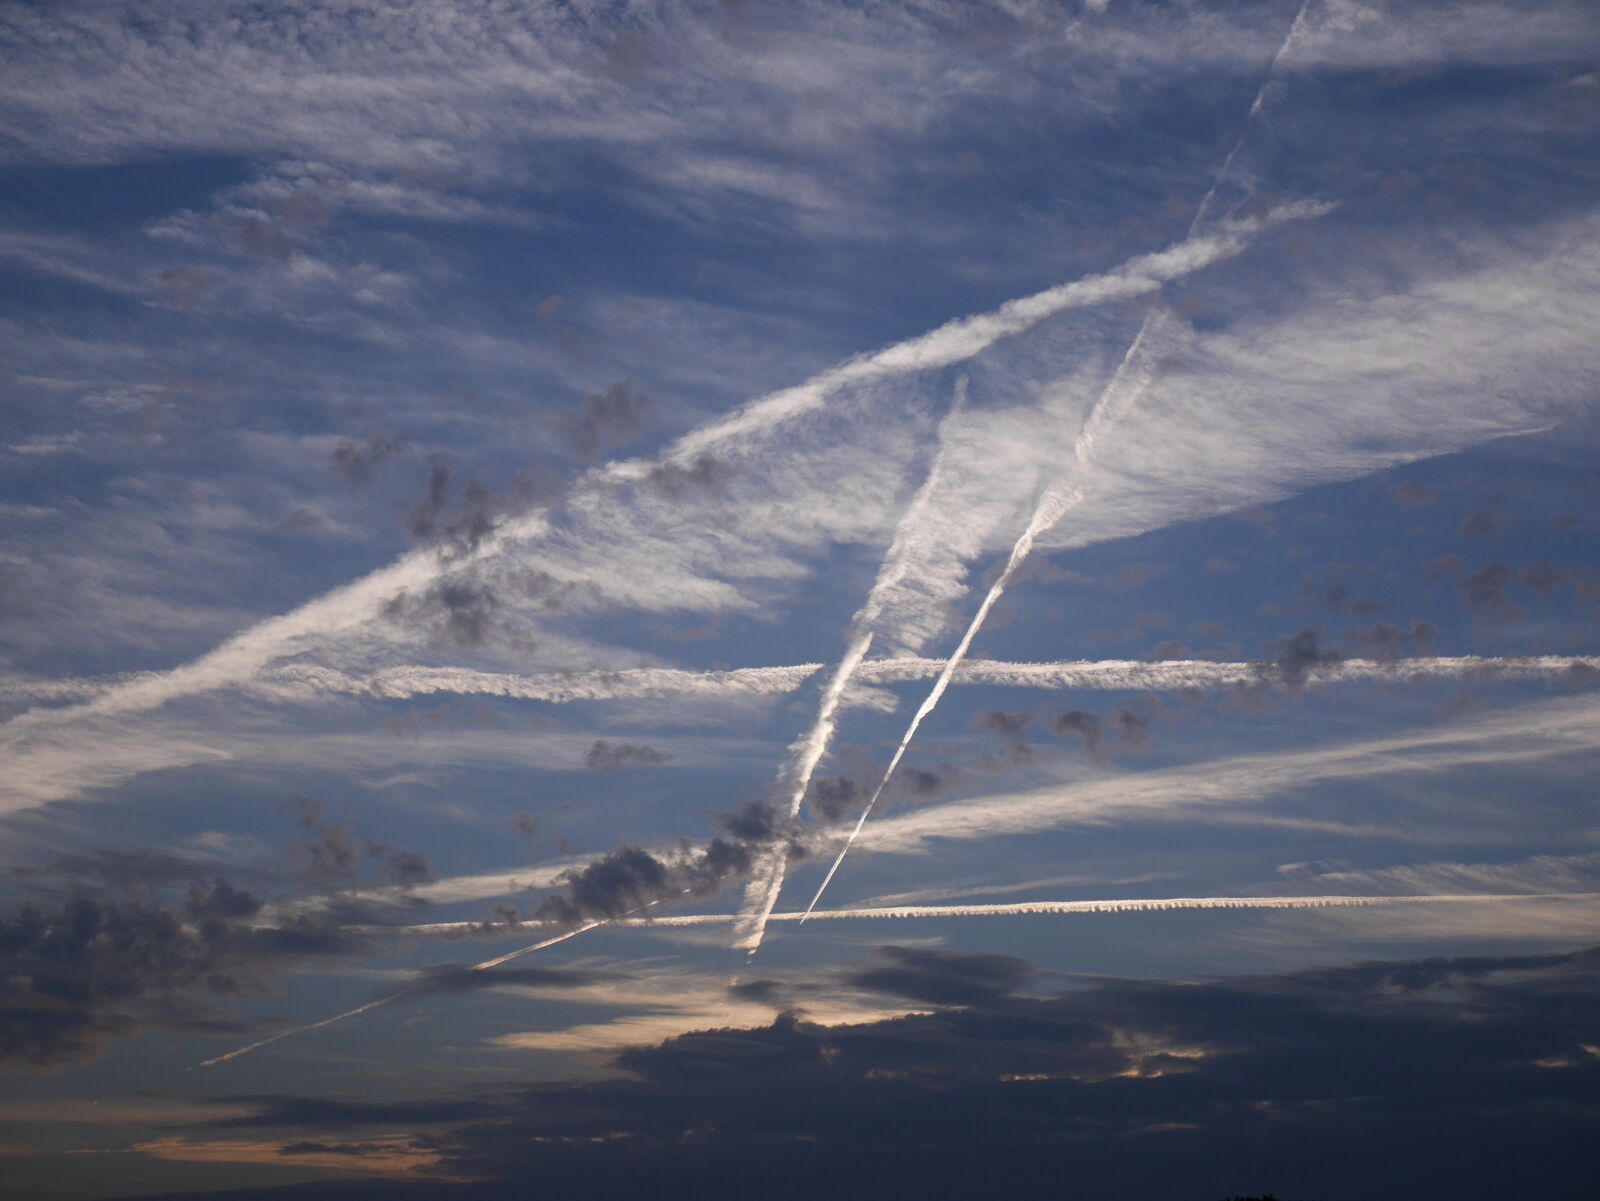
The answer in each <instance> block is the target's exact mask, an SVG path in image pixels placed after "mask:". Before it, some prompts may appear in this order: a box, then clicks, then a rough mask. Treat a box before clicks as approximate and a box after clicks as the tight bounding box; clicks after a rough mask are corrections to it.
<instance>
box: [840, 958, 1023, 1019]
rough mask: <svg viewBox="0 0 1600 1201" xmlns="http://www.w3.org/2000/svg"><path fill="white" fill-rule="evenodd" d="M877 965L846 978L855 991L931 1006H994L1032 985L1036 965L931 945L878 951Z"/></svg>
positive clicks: (855, 972) (846, 975) (1015, 959)
mask: <svg viewBox="0 0 1600 1201" xmlns="http://www.w3.org/2000/svg"><path fill="white" fill-rule="evenodd" d="M878 960H879V962H877V963H876V964H873V965H871V966H868V967H864V968H859V969H857V970H854V971H850V972H847V973H846V974H845V977H844V978H845V980H846V982H848V983H850V984H852V985H854V986H855V987H857V988H867V989H871V990H872V991H873V992H880V993H887V994H889V995H891V996H896V997H905V998H906V999H907V1000H911V1001H922V1002H924V1003H927V1004H930V1005H985V1004H988V1005H992V1004H994V1003H996V1002H998V1001H1000V1000H1002V999H1003V998H1005V997H1007V996H1010V995H1011V994H1013V993H1015V992H1016V991H1017V990H1018V989H1020V988H1022V987H1023V986H1024V985H1025V984H1027V983H1028V980H1029V978H1030V977H1031V976H1032V975H1033V965H1032V964H1030V963H1028V962H1027V960H1025V959H1017V958H1016V957H1014V956H1011V955H975V954H967V953H963V952H959V951H944V950H939V949H937V948H930V947H896V946H884V947H879V948H878Z"/></svg>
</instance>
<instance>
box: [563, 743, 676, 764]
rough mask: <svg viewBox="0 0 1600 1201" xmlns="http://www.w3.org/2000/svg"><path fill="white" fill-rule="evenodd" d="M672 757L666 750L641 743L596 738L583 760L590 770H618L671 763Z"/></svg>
mask: <svg viewBox="0 0 1600 1201" xmlns="http://www.w3.org/2000/svg"><path fill="white" fill-rule="evenodd" d="M672 758H673V757H672V756H671V755H670V754H668V753H667V752H665V751H658V750H656V748H655V747H653V746H645V745H643V744H642V743H633V742H607V741H606V740H605V739H604V738H596V739H595V741H594V745H593V746H591V747H590V748H589V753H588V754H587V755H585V756H584V760H583V762H584V766H585V767H587V768H588V769H589V770H590V771H618V770H620V769H621V768H624V767H659V766H661V765H662V764H664V763H671V762H672Z"/></svg>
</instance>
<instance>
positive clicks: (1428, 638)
mask: <svg viewBox="0 0 1600 1201" xmlns="http://www.w3.org/2000/svg"><path fill="white" fill-rule="evenodd" d="M1349 635H1350V638H1351V639H1352V641H1354V642H1355V644H1356V645H1357V646H1358V647H1360V648H1361V653H1362V654H1364V655H1367V656H1369V657H1371V658H1374V659H1398V658H1400V657H1401V656H1403V655H1413V654H1423V653H1426V652H1427V651H1428V649H1429V648H1430V647H1432V646H1433V644H1434V642H1435V641H1436V640H1437V639H1438V637H1439V627H1438V626H1436V625H1434V624H1433V622H1431V621H1421V620H1417V621H1413V622H1412V623H1411V627H1410V628H1409V629H1401V628H1400V627H1399V626H1397V625H1392V624H1390V623H1389V622H1386V621H1380V622H1378V623H1377V624H1376V625H1371V626H1365V627H1362V628H1359V629H1355V630H1351V631H1349Z"/></svg>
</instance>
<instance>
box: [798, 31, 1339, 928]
mask: <svg viewBox="0 0 1600 1201" xmlns="http://www.w3.org/2000/svg"><path fill="white" fill-rule="evenodd" d="M1310 4H1311V0H1305V2H1304V3H1303V4H1302V5H1301V7H1300V11H1299V12H1298V13H1297V14H1296V15H1295V19H1294V23H1293V24H1292V25H1290V27H1289V32H1288V34H1287V35H1286V36H1285V38H1284V40H1283V43H1282V45H1280V46H1279V47H1278V51H1277V53H1276V54H1274V55H1273V56H1272V61H1271V62H1270V63H1268V65H1267V73H1266V78H1265V79H1264V80H1263V81H1262V83H1261V86H1260V88H1258V89H1257V91H1256V98H1255V101H1254V103H1252V104H1251V106H1250V113H1249V118H1247V122H1248V120H1249V119H1253V118H1254V117H1255V116H1256V115H1257V113H1259V112H1260V110H1261V103H1262V98H1263V97H1264V96H1265V95H1266V92H1267V87H1268V85H1269V84H1270V83H1271V82H1272V77H1273V75H1274V73H1275V72H1276V71H1277V68H1278V64H1279V62H1280V61H1281V60H1282V58H1283V56H1284V55H1285V54H1286V53H1287V52H1288V50H1289V48H1290V47H1291V46H1292V45H1293V43H1294V40H1295V35H1296V33H1298V32H1299V29H1300V26H1301V23H1302V22H1303V21H1304V20H1305V15H1306V12H1307V10H1308V9H1309V8H1310ZM1246 131H1247V132H1248V124H1247V126H1246ZM1245 136H1246V135H1245V134H1240V135H1239V138H1238V140H1237V141H1236V142H1235V143H1234V147H1233V149H1232V150H1231V151H1230V152H1229V153H1228V156H1227V158H1225V159H1224V160H1223V163H1222V166H1221V168H1220V169H1218V171H1217V174H1216V176H1215V177H1214V178H1213V179H1212V181H1211V187H1210V188H1209V189H1207V191H1206V194H1205V196H1204V197H1202V198H1201V200H1200V205H1199V208H1198V209H1197V210H1196V211H1195V215H1194V220H1193V221H1191V222H1190V223H1189V238H1190V240H1193V239H1194V237H1195V234H1196V232H1197V230H1198V229H1199V227H1200V224H1201V222H1202V220H1203V219H1204V218H1205V216H1206V214H1207V211H1208V209H1209V208H1210V205H1211V202H1212V200H1213V198H1214V197H1215V196H1216V193H1217V188H1218V186H1219V185H1220V184H1221V183H1222V181H1223V179H1224V178H1225V177H1226V175H1227V173H1228V171H1229V170H1231V169H1232V166H1233V160H1234V157H1235V156H1236V155H1237V154H1238V153H1239V149H1240V147H1242V146H1243V145H1244V141H1245ZM1161 313H1162V310H1161V309H1159V308H1151V309H1150V311H1149V312H1148V313H1147V314H1146V315H1145V319H1144V322H1143V323H1142V324H1141V325H1140V327H1139V332H1138V333H1137V334H1136V335H1135V336H1134V339H1133V342H1132V343H1131V344H1130V345H1129V347H1128V350H1127V353H1126V354H1124V355H1123V357H1122V361H1121V362H1120V363H1119V364H1118V365H1117V370H1116V372H1115V373H1114V374H1113V375H1112V377H1111V381H1110V383H1108V384H1107V385H1106V387H1105V390H1104V391H1103V392H1101V394H1100V396H1099V398H1098V399H1097V400H1096V401H1095V403H1094V407H1093V408H1092V409H1091V410H1090V412H1089V417H1088V420H1087V421H1085V422H1084V426H1083V430H1082V432H1081V433H1079V435H1078V439H1077V442H1076V444H1075V445H1074V447H1073V457H1074V459H1075V460H1076V463H1077V466H1078V467H1079V468H1080V469H1081V468H1085V467H1087V466H1088V465H1089V463H1090V460H1091V459H1092V457H1093V452H1094V447H1095V444H1096V442H1097V441H1098V440H1099V437H1100V434H1101V432H1102V431H1103V430H1104V429H1106V428H1107V427H1109V426H1111V425H1114V424H1115V423H1116V422H1117V421H1119V420H1120V419H1121V417H1122V416H1123V414H1124V413H1126V412H1127V410H1128V409H1129V408H1130V407H1131V406H1132V405H1133V403H1134V402H1135V401H1136V400H1137V399H1138V398H1139V396H1140V395H1142V394H1143V393H1144V391H1145V389H1146V388H1148V387H1149V385H1150V382H1151V380H1152V378H1153V376H1154V365H1153V364H1148V365H1141V366H1139V367H1135V364H1136V363H1138V362H1139V352H1140V350H1141V349H1142V348H1143V345H1144V342H1145V338H1146V337H1147V335H1148V334H1149V333H1150V331H1151V330H1152V329H1153V328H1154V327H1155V326H1156V325H1157V324H1158V322H1159V321H1160V320H1161V317H1160V316H1159V314H1161ZM1083 496H1084V490H1083V488H1082V487H1081V486H1078V485H1068V484H1066V483H1065V482H1060V483H1056V484H1053V485H1051V486H1050V487H1049V488H1047V489H1046V490H1045V492H1044V494H1043V495H1042V496H1040V498H1039V502H1038V505H1037V506H1036V507H1035V509H1034V513H1033V517H1032V518H1031V519H1030V520H1029V522H1028V525H1027V527H1026V528H1025V529H1024V530H1023V531H1022V534H1021V536H1020V537H1019V538H1018V539H1017V541H1016V543H1015V545H1013V546H1012V548H1011V555H1010V557H1009V558H1008V559H1007V560H1006V566H1005V569H1004V570H1003V571H1002V572H1001V573H1000V576H999V578H998V579H996V580H995V582H994V584H993V585H992V586H991V587H990V588H989V592H988V595H986V596H985V597H984V599H983V603H982V604H981V605H979V606H978V611H977V613H975V614H974V615H973V618H972V621H971V623H970V624H969V625H968V626H967V631H966V633H965V634H964V635H963V636H962V638H961V641H960V643H959V644H958V645H957V646H956V649H955V653H954V654H952V655H951V656H950V660H949V662H948V663H946V665H945V669H944V670H943V671H941V672H940V673H939V677H938V679H936V680H935V681H934V684H933V688H932V689H930V690H929V692H928V696H927V699H926V700H924V701H923V702H922V705H921V707H920V708H918V709H917V712H916V713H915V715H913V717H912V718H911V724H910V725H909V726H908V727H907V728H906V732H905V736H904V737H903V738H901V740H900V745H899V746H897V747H896V748H895V752H894V755H893V757H892V758H891V759H890V760H889V766H888V768H887V770H885V771H884V773H883V778H882V779H881V780H880V781H879V782H878V787H877V788H876V789H874V790H873V793H872V796H871V797H870V798H869V799H868V801H867V803H866V805H865V807H864V808H863V809H862V810H861V816H860V817H859V818H858V819H857V820H856V824H855V828H854V829H853V830H851V831H850V837H849V838H847V839H846V840H845V844H844V846H843V847H841V848H840V850H839V854H838V857H837V858H835V859H834V861H833V864H832V866H831V867H829V868H828V873H827V875H825V876H824V877H823V878H822V884H821V886H820V887H819V888H818V889H817V892H816V895H815V896H814V897H812V898H811V904H810V905H809V906H807V908H806V912H807V913H810V912H811V910H812V909H814V908H816V905H817V902H818V901H820V900H821V899H822V894H823V893H824V892H826V891H827V888H828V885H829V883H830V882H831V881H832V880H833V877H834V874H835V873H836V872H837V871H838V870H839V865H840V864H841V863H843V862H844V858H845V856H846V855H848V854H849V853H850V847H851V844H853V843H854V842H855V840H856V838H857V836H859V835H860V833H861V828H862V827H863V826H864V825H866V822H867V817H868V816H869V815H870V814H871V813H872V809H873V806H875V805H876V804H877V803H878V798H879V797H881V796H882V795H883V790H884V789H885V788H887V787H888V785H889V781H890V780H891V779H892V778H893V776H894V772H895V768H897V767H898V766H899V765H900V760H901V759H902V758H904V757H905V753H906V748H907V747H908V746H910V745H911V740H912V739H913V738H914V737H915V736H916V733H917V727H918V726H920V725H921V724H922V721H923V719H924V718H925V717H927V716H928V714H930V713H932V712H933V710H934V709H935V708H936V707H937V706H938V704H939V700H940V698H941V697H943V696H944V693H945V689H947V688H948V687H949V686H950V680H951V677H952V676H954V674H955V671H956V669H957V668H958V667H959V666H960V665H961V660H962V659H963V658H965V657H966V653H967V649H968V648H969V647H970V646H971V645H972V640H973V639H974V638H976V637H977V635H978V631H979V630H980V629H982V628H983V623H984V622H985V621H986V620H987V619H988V616H989V610H990V609H992V608H993V607H994V605H995V602H996V601H998V600H999V599H1000V597H1001V595H1002V594H1003V593H1004V592H1005V589H1006V585H1007V584H1009V583H1010V582H1011V579H1012V577H1013V576H1014V575H1015V574H1016V572H1017V569H1018V568H1019V567H1020V566H1021V565H1022V563H1023V562H1024V561H1025V560H1026V559H1027V557H1028V555H1029V554H1030V553H1031V552H1032V550H1033V544H1034V541H1035V540H1036V539H1037V538H1038V537H1039V535H1040V534H1042V533H1044V532H1045V531H1046V530H1049V529H1050V528H1051V527H1053V526H1054V525H1055V524H1056V523H1057V522H1058V521H1060V520H1061V518H1062V517H1064V516H1065V515H1066V514H1067V513H1068V512H1069V511H1070V510H1072V509H1073V508H1076V507H1077V505H1078V504H1079V503H1080V502H1081V501H1082V499H1083ZM800 920H801V921H804V920H805V918H804V917H802V918H801V919H800Z"/></svg>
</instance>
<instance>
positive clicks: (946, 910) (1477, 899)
mask: <svg viewBox="0 0 1600 1201" xmlns="http://www.w3.org/2000/svg"><path fill="white" fill-rule="evenodd" d="M1509 901H1594V902H1600V892H1520V893H1503V892H1492V893H1482V892H1477V893H1470V892H1469V893H1425V894H1420V895H1402V896H1389V895H1376V896H1349V895H1347V894H1342V893H1330V894H1327V895H1323V896H1309V897H1136V898H1128V899H1122V898H1116V899H1110V900H1106V899H1101V900H1092V901H1017V902H1011V903H1007V904H995V905H880V906H869V907H866V908H855V909H817V910H814V911H811V912H810V913H804V912H800V911H790V912H787V913H773V914H770V915H769V916H768V919H767V920H768V921H769V922H795V923H797V924H798V923H801V922H805V921H813V922H821V921H872V920H876V919H885V918H946V917H1026V916H1030V915H1045V916H1070V915H1074V914H1095V913H1166V912H1170V911H1174V910H1182V909H1357V908H1359V909H1365V908H1377V907H1385V906H1391V905H1475V904H1483V903H1487V902H1495V903H1498V902H1509ZM740 918H741V915H740V914H737V913H691V914H668V915H667V916H666V917H655V918H619V919H618V920H616V921H613V922H611V923H610V924H611V925H613V926H623V927H627V928H633V929H637V928H644V927H661V928H671V929H676V928H679V927H685V926H726V925H729V924H731V923H736V922H738V921H739V920H740ZM543 928H545V925H544V923H541V922H537V921H532V922H516V923H508V924H507V925H505V926H485V925H484V923H482V922H432V923H429V924H425V925H418V926H390V927H383V926H375V927H370V928H369V929H370V932H371V933H385V932H388V933H400V934H407V935H429V934H444V935H453V934H471V933H485V932H491V933H492V932H493V931H495V930H502V929H503V930H506V931H508V932H509V931H512V930H537V929H543ZM566 937H570V935H568V936H566ZM518 953H519V954H520V952H518ZM358 1012H359V1011H358ZM333 1020H337V1019H333ZM305 1029H311V1027H305ZM291 1033H293V1032H291ZM280 1037H281V1036H280ZM213 1062H215V1061H213Z"/></svg>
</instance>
